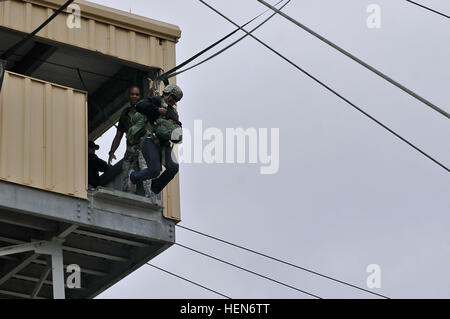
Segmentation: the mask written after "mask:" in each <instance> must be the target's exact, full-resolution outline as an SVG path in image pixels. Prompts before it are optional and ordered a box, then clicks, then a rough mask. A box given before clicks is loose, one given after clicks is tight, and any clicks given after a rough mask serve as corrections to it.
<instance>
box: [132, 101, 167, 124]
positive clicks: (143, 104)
mask: <svg viewBox="0 0 450 319" xmlns="http://www.w3.org/2000/svg"><path fill="white" fill-rule="evenodd" d="M136 111H138V112H139V113H142V114H144V115H146V116H147V118H148V119H150V118H154V117H155V116H158V115H160V114H165V112H166V110H165V109H164V108H162V107H161V100H160V99H158V98H155V97H152V98H147V99H143V100H141V101H139V102H138V103H137V104H136Z"/></svg>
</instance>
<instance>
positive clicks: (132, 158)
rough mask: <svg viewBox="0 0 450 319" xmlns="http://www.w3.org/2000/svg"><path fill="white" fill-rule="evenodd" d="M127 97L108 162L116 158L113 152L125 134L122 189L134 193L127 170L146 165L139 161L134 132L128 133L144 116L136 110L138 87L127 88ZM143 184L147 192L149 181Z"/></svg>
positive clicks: (137, 168) (139, 97) (138, 94)
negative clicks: (129, 185)
mask: <svg viewBox="0 0 450 319" xmlns="http://www.w3.org/2000/svg"><path fill="white" fill-rule="evenodd" d="M128 98H129V101H130V105H129V106H128V107H127V108H125V109H124V110H123V112H122V114H121V115H120V119H119V125H118V126H117V133H116V136H115V137H114V140H113V142H112V144H111V149H110V151H109V159H108V164H109V165H111V162H112V160H113V159H116V156H115V155H114V153H115V151H116V150H117V148H118V147H119V145H120V141H121V140H122V137H123V135H124V134H126V138H127V149H126V152H125V155H124V158H123V163H122V190H123V191H124V192H129V193H135V192H136V188H135V187H132V188H131V189H130V188H129V187H128V172H129V170H130V169H134V170H139V169H146V168H147V165H146V163H145V160H142V159H141V161H139V153H140V146H139V145H138V144H136V143H135V141H134V140H133V138H131V136H133V137H135V136H134V134H130V133H131V132H130V129H131V128H132V126H133V123H134V122H137V121H145V117H144V116H143V115H142V114H141V113H138V112H136V103H137V102H138V101H139V100H140V99H141V92H140V89H139V87H137V86H135V85H134V86H131V87H130V88H129V89H128ZM129 137H130V138H129ZM141 156H142V155H141ZM143 186H144V190H146V193H148V190H149V189H150V181H144V182H143ZM147 196H148V194H147Z"/></svg>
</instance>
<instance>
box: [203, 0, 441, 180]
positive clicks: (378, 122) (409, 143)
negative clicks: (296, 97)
mask: <svg viewBox="0 0 450 319" xmlns="http://www.w3.org/2000/svg"><path fill="white" fill-rule="evenodd" d="M199 1H200V2H201V3H203V4H204V5H206V6H207V7H208V8H210V9H211V10H213V11H214V12H216V13H217V14H218V15H220V16H221V17H223V18H224V19H226V20H227V21H229V22H231V23H232V24H234V25H236V26H237V24H236V23H235V22H234V21H232V20H231V19H229V18H228V17H226V16H225V15H224V14H222V13H221V12H219V11H217V10H216V9H215V8H213V7H212V6H210V5H209V4H207V3H206V2H204V1H203V0H199ZM242 31H244V32H246V33H248V32H247V31H246V30H245V29H242ZM249 35H250V36H251V37H252V38H253V39H255V40H256V41H258V42H259V43H260V44H262V45H263V46H264V47H266V48H267V49H269V50H270V51H272V52H273V53H275V54H276V55H278V56H279V57H280V58H282V59H283V60H285V61H286V62H288V63H289V64H291V65H292V66H293V67H294V68H296V69H297V70H299V71H300V72H302V73H304V74H305V75H306V76H308V77H309V78H311V79H312V80H314V81H315V82H317V83H318V84H320V85H321V86H323V87H324V88H326V89H327V90H328V91H330V92H331V93H333V94H334V95H336V96H337V97H339V98H340V99H342V100H343V101H344V102H346V103H347V104H349V105H350V106H352V107H353V108H355V109H356V110H358V111H359V112H361V113H362V114H364V115H365V116H366V117H368V118H369V119H371V120H372V121H374V122H375V123H377V124H378V125H380V126H381V127H382V128H384V129H385V130H387V131H389V132H390V133H391V134H393V135H395V136H396V137H397V138H399V139H400V140H402V141H403V142H405V143H406V144H408V145H409V146H411V147H412V148H414V149H415V150H416V151H418V152H419V153H421V154H422V155H424V156H425V157H427V158H428V159H430V160H431V161H433V162H434V163H436V164H437V165H439V166H441V167H442V168H443V169H445V170H446V171H447V172H450V169H449V168H448V167H447V166H445V165H444V164H442V163H440V162H439V161H438V160H436V159H434V158H433V157H432V156H430V155H428V154H427V153H425V152H424V151H422V150H421V149H420V148H418V147H417V146H415V145H414V144H412V143H411V142H409V141H408V140H406V139H405V138H403V137H402V136H401V135H399V134H398V133H396V132H395V131H393V130H392V129H390V128H389V127H387V126H386V125H384V124H383V123H381V122H380V121H378V120H377V119H376V118H374V117H373V116H371V115H370V114H368V113H367V112H365V111H364V110H362V109H361V108H359V107H358V106H356V105H355V104H354V103H352V102H351V101H350V100H348V99H347V98H345V97H344V96H342V95H341V94H339V93H338V92H336V91H335V90H333V89H332V88H331V87H329V86H328V85H326V84H325V83H323V82H322V81H320V80H319V79H317V78H316V77H314V76H313V75H312V74H310V73H309V72H307V71H305V70H304V69H302V68H301V67H299V66H298V65H297V64H295V63H294V62H292V61H291V60H289V59H288V58H286V57H285V56H284V55H282V54H281V53H279V52H278V51H276V50H275V49H273V48H272V47H270V46H269V45H268V44H266V43H265V42H263V41H261V40H260V39H258V38H257V37H255V36H254V35H253V34H249Z"/></svg>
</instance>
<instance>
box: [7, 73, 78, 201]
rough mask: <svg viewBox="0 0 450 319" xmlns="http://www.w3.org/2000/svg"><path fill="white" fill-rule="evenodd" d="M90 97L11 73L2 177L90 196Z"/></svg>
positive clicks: (14, 181) (15, 181)
mask: <svg viewBox="0 0 450 319" xmlns="http://www.w3.org/2000/svg"><path fill="white" fill-rule="evenodd" d="M86 108H87V104H86V95H85V94H84V93H82V92H77V91H74V90H73V89H70V88H66V87H62V86H59V85H55V84H51V83H47V82H44V81H41V80H37V79H33V78H29V77H25V76H23V75H19V74H16V73H11V72H6V73H5V79H4V83H3V88H2V91H1V94H0V179H2V180H6V181H9V182H13V183H18V184H22V185H27V186H31V187H35V188H40V189H44V190H49V191H53V192H56V193H60V194H65V195H71V196H75V197H79V198H83V199H87V111H86Z"/></svg>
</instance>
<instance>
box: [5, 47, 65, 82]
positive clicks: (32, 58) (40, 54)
mask: <svg viewBox="0 0 450 319" xmlns="http://www.w3.org/2000/svg"><path fill="white" fill-rule="evenodd" d="M56 50H57V47H54V46H52V45H48V44H45V43H39V42H36V43H35V44H34V46H33V48H31V50H29V51H28V52H27V53H26V54H25V56H24V57H23V58H22V59H21V60H20V61H19V62H17V63H16V64H15V65H14V67H13V68H12V69H11V71H12V72H15V73H20V74H24V75H30V74H31V73H33V72H34V71H35V70H36V69H37V68H38V67H39V66H40V65H41V64H42V63H43V62H44V61H45V60H46V59H48V58H49V57H50V56H51V55H52V54H53V53H54V52H55V51H56Z"/></svg>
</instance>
